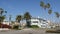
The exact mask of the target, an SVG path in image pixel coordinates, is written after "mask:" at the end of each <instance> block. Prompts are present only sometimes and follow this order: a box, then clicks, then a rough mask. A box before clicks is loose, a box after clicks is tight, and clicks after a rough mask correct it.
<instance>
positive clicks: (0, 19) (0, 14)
mask: <svg viewBox="0 0 60 34" xmlns="http://www.w3.org/2000/svg"><path fill="white" fill-rule="evenodd" d="M4 13H7V11H4V10H3V9H2V8H0V23H1V22H2V21H3V20H4V19H5V15H3V14H4Z"/></svg>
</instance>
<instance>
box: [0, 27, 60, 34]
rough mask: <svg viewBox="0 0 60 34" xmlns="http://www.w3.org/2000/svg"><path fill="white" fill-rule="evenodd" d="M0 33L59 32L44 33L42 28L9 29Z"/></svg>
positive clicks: (38, 33)
mask: <svg viewBox="0 0 60 34" xmlns="http://www.w3.org/2000/svg"><path fill="white" fill-rule="evenodd" d="M0 34H60V33H46V32H45V30H44V29H37V30H35V29H30V28H28V29H23V30H9V31H0Z"/></svg>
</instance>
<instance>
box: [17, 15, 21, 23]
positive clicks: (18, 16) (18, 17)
mask: <svg viewBox="0 0 60 34" xmlns="http://www.w3.org/2000/svg"><path fill="white" fill-rule="evenodd" d="M21 19H22V16H21V15H17V17H16V20H17V21H18V22H19V23H20V21H21Z"/></svg>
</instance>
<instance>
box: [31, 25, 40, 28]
mask: <svg viewBox="0 0 60 34" xmlns="http://www.w3.org/2000/svg"><path fill="white" fill-rule="evenodd" d="M30 28H39V27H38V26H37V25H32V26H31V27H30Z"/></svg>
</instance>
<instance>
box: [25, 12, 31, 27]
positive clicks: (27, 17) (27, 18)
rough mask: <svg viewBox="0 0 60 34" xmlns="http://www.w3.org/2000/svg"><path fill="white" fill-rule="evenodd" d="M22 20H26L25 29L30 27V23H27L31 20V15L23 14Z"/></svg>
mask: <svg viewBox="0 0 60 34" xmlns="http://www.w3.org/2000/svg"><path fill="white" fill-rule="evenodd" d="M24 18H25V19H26V23H27V27H30V22H28V20H29V19H31V15H30V14H29V12H26V13H25V14H24Z"/></svg>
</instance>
